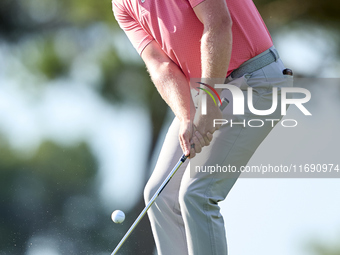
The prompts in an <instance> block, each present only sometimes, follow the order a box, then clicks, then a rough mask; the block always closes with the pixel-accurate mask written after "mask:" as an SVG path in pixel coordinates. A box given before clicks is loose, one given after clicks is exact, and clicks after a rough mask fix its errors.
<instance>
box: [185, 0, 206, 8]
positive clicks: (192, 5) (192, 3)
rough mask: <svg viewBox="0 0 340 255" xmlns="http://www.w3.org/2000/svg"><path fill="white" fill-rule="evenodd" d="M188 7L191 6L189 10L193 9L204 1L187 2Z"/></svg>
mask: <svg viewBox="0 0 340 255" xmlns="http://www.w3.org/2000/svg"><path fill="white" fill-rule="evenodd" d="M188 1H189V3H190V5H191V8H194V7H195V6H196V5H198V4H200V3H202V2H203V1H204V0H188Z"/></svg>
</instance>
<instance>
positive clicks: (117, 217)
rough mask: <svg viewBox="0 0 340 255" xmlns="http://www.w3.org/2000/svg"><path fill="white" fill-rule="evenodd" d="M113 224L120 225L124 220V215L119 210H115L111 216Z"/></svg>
mask: <svg viewBox="0 0 340 255" xmlns="http://www.w3.org/2000/svg"><path fill="white" fill-rule="evenodd" d="M111 219H112V221H113V222H114V223H122V222H123V221H124V220H125V214H124V213H123V212H122V211H121V210H116V211H114V212H113V213H112V214H111Z"/></svg>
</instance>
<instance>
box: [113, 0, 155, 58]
mask: <svg viewBox="0 0 340 255" xmlns="http://www.w3.org/2000/svg"><path fill="white" fill-rule="evenodd" d="M112 10H113V14H114V17H115V19H116V20H117V22H118V24H119V26H120V28H121V29H123V30H124V32H125V34H126V35H127V37H128V38H129V40H130V41H131V43H132V45H133V47H134V48H135V49H136V50H137V52H138V54H141V53H142V51H143V49H144V48H145V47H146V46H147V45H148V44H149V43H150V42H151V41H153V40H154V39H153V37H152V36H151V35H149V34H148V33H147V32H146V31H145V30H144V29H143V28H142V26H141V25H140V24H139V22H138V21H137V20H136V19H135V18H134V17H132V16H131V15H130V14H129V13H128V12H127V11H126V10H125V8H124V7H123V6H119V5H118V4H116V3H115V2H114V1H112Z"/></svg>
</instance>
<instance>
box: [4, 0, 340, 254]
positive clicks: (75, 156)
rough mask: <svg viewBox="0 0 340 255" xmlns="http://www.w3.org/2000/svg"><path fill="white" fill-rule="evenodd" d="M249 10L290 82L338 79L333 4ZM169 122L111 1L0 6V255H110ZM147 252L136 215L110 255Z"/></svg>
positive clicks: (339, 6) (13, 1) (338, 22)
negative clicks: (120, 219)
mask: <svg viewBox="0 0 340 255" xmlns="http://www.w3.org/2000/svg"><path fill="white" fill-rule="evenodd" d="M255 4H256V5H257V7H258V9H259V11H260V13H261V14H262V15H263V18H264V20H265V22H266V24H267V26H268V28H269V30H270V32H271V33H272V36H273V40H274V43H275V45H276V47H277V48H278V50H279V52H280V53H281V56H282V59H283V61H284V63H286V65H287V66H288V67H290V68H292V69H293V70H294V71H295V76H296V77H339V71H340V65H339V57H340V47H339V45H340V37H339V31H340V15H339V13H340V2H338V1H331V0H324V1H321V2H320V1H316V0H309V1H302V0H296V1H292V0H275V1H273V0H255ZM171 118H172V114H171V113H170V112H169V110H168V107H167V106H166V105H165V103H164V102H163V101H162V100H161V98H160V96H159V95H158V93H157V91H156V89H155V88H154V86H153V85H152V83H151V82H150V79H149V77H148V74H147V72H146V69H145V67H144V65H143V63H142V61H141V60H140V58H139V56H138V54H137V53H136V52H135V50H134V49H133V48H132V46H131V44H130V43H129V42H128V40H127V38H126V37H125V35H124V33H123V32H122V31H121V30H120V29H119V27H118V25H117V23H116V21H115V19H114V17H113V14H112V11H111V2H110V1H93V0H92V1H90V0H82V1H80V0H71V1H66V0H1V1H0V255H19V254H20V255H22V254H27V255H58V254H109V253H110V252H111V251H112V249H113V248H114V247H115V245H116V244H117V243H118V241H119V240H120V239H121V237H122V236H123V234H124V233H125V231H126V230H127V229H128V227H129V226H130V224H131V223H132V222H133V220H134V219H135V218H136V217H137V215H138V214H139V212H140V211H141V210H142V209H143V207H144V204H143V200H142V191H143V186H144V185H145V183H146V181H147V179H148V177H149V175H150V171H151V170H152V166H153V165H154V162H155V157H156V156H157V153H158V151H159V147H160V143H161V140H162V137H163V136H164V130H165V129H166V126H167V125H168V123H169V120H170V119H171ZM115 209H122V210H124V211H125V212H126V216H127V218H126V221H125V222H124V223H123V224H121V225H115V224H113V223H112V222H111V220H110V214H111V212H112V211H113V210H115ZM338 240H339V242H340V238H339V239H338ZM339 242H338V243H339ZM307 250H308V251H306V252H308V254H317V255H338V254H340V247H339V245H337V244H336V243H335V244H333V243H332V244H330V245H329V244H324V243H323V242H322V241H320V240H313V241H311V242H310V244H309V248H308V249H307ZM153 251H154V242H153V238H152V234H151V231H150V227H149V224H148V221H147V219H146V218H145V219H144V220H143V221H142V223H141V224H140V226H139V227H138V228H137V229H136V231H134V233H133V235H132V236H131V237H130V238H129V240H128V241H127V243H126V244H125V245H124V247H123V248H122V250H121V254H152V253H153ZM263 254H264V253H263Z"/></svg>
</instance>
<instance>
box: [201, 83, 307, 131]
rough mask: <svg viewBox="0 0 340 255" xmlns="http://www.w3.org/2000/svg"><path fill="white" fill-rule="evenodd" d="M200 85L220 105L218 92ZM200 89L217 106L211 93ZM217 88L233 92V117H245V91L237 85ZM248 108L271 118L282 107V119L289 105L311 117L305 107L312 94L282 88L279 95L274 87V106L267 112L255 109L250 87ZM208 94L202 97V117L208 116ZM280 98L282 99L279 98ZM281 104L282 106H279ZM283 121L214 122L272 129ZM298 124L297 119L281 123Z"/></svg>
mask: <svg viewBox="0 0 340 255" xmlns="http://www.w3.org/2000/svg"><path fill="white" fill-rule="evenodd" d="M198 83H199V84H202V85H204V86H206V87H207V88H209V89H210V90H211V91H212V92H213V93H214V94H215V95H216V96H217V98H218V99H219V101H220V103H222V102H221V98H220V96H219V95H218V93H217V92H216V90H215V89H214V88H213V87H212V86H210V85H207V84H205V83H202V82H198ZM198 88H199V89H201V90H203V91H205V92H206V93H207V94H208V95H209V96H210V97H211V98H212V99H213V101H214V102H215V105H216V100H215V98H214V96H213V95H212V93H211V92H209V91H208V90H207V89H203V88H200V87H198ZM215 88H220V89H228V90H229V91H230V92H231V95H232V98H233V100H232V106H233V115H245V96H244V93H243V91H242V90H241V89H240V88H239V87H237V86H235V85H231V84H216V85H215ZM247 92H248V93H246V95H247V106H248V109H249V111H250V112H251V113H252V114H254V115H256V116H269V115H271V114H273V113H274V112H275V111H276V110H277V108H278V106H280V108H281V117H282V116H285V115H286V114H287V108H288V106H289V105H295V106H296V107H297V108H298V109H299V110H300V111H301V112H302V113H303V114H304V115H306V116H311V115H312V114H311V113H310V112H309V111H308V110H307V109H306V107H305V106H304V105H303V104H305V103H307V102H309V100H310V99H311V93H310V91H309V90H307V89H305V88H297V87H282V88H281V91H280V93H278V88H277V87H273V88H272V105H271V107H270V108H269V109H266V110H263V109H262V110H260V109H256V108H255V107H254V102H253V94H254V92H253V88H252V87H248V88H247ZM293 93H294V94H300V95H302V96H303V97H301V98H291V96H288V95H291V94H293ZM207 94H204V95H202V108H201V114H202V115H206V114H207ZM279 96H280V97H279ZM279 102H280V104H279ZM280 120H281V119H270V118H269V119H263V118H261V119H249V120H246V119H244V120H243V121H241V122H235V121H233V120H227V119H215V120H214V126H216V125H224V124H227V123H230V125H231V126H233V125H243V126H245V125H246V124H248V126H249V127H262V126H263V125H264V124H265V122H268V123H271V125H272V127H274V126H275V124H276V123H277V122H279V121H280ZM297 124H298V122H297V120H295V119H284V120H282V121H281V125H282V126H283V127H296V126H297Z"/></svg>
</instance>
